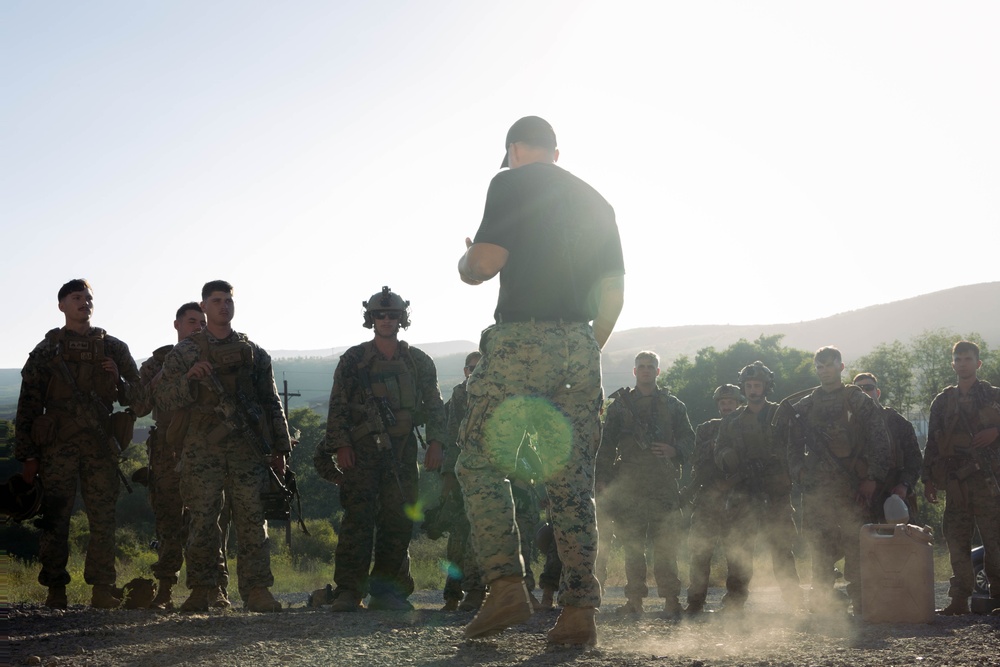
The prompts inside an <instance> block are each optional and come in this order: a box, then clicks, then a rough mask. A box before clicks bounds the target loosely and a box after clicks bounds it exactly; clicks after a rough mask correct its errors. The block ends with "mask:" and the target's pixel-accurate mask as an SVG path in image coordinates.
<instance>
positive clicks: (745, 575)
mask: <svg viewBox="0 0 1000 667" xmlns="http://www.w3.org/2000/svg"><path fill="white" fill-rule="evenodd" d="M777 409H778V404H777V403H772V402H771V401H766V402H765V404H764V407H763V408H762V409H761V410H760V412H759V413H756V414H755V413H754V412H753V411H751V410H750V409H749V407H748V406H747V405H742V406H740V407H739V408H737V409H736V410H735V411H733V412H732V413H730V414H728V415H726V416H725V417H723V419H722V423H721V424H720V427H719V434H718V437H717V439H716V442H715V461H716V464H717V465H718V467H719V468H720V469H721V470H722V471H723V473H724V475H725V480H726V481H725V486H726V487H728V489H729V491H728V494H727V498H726V508H727V509H728V511H729V512H728V513H729V520H730V521H731V522H732V524H731V525H734V526H739V527H740V528H739V530H736V531H732V532H731V533H730V535H729V538H728V540H727V541H728V549H727V554H728V557H729V578H728V579H727V581H726V587H727V589H728V592H727V596H726V597H727V599H726V603H735V604H738V605H739V604H742V603H743V602H745V601H746V598H747V596H748V595H749V590H750V580H751V579H752V578H753V558H754V550H755V547H756V545H757V540H758V538H760V540H761V541H762V542H763V543H764V545H765V546H766V547H767V549H768V550H769V551H770V553H771V563H772V567H773V570H774V577H775V579H776V580H777V582H778V585H779V586H780V587H781V593H782V596H783V597H784V599H785V601H786V602H787V603H788V604H789V605H790V606H791V607H792V608H793V609H795V608H797V607H798V604H799V602H800V601H801V590H800V589H799V575H798V573H797V572H796V569H795V554H794V553H793V551H792V549H793V548H794V546H795V543H796V541H797V540H798V531H797V530H796V528H795V518H794V510H793V509H792V501H791V488H792V483H791V479H790V477H789V475H788V459H787V444H786V443H787V432H786V425H785V424H780V425H775V426H772V420H773V419H774V414H775V412H776V411H777Z"/></svg>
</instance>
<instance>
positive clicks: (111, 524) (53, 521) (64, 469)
mask: <svg viewBox="0 0 1000 667" xmlns="http://www.w3.org/2000/svg"><path fill="white" fill-rule="evenodd" d="M39 463H40V472H39V475H40V476H41V479H42V483H43V484H44V485H45V495H44V497H43V498H42V507H41V509H42V517H43V521H44V529H43V530H42V532H41V535H40V536H39V538H38V547H39V549H38V560H39V561H40V562H41V564H42V569H41V571H40V572H39V573H38V583H40V584H41V585H42V586H65V585H66V584H68V583H69V582H70V576H69V572H68V571H67V570H66V564H67V562H68V561H69V524H70V517H71V516H72V514H73V503H74V502H75V501H76V494H77V490H79V492H80V495H81V496H82V498H83V508H84V511H85V512H86V514H87V524H88V526H89V529H90V540H89V542H88V544H87V557H86V560H85V562H84V566H83V579H84V581H86V582H87V583H88V584H90V585H91V586H95V585H99V584H101V585H114V583H115V504H116V503H117V502H118V491H119V488H118V486H119V482H118V473H117V472H116V469H115V464H116V461H115V458H114V456H113V455H112V454H111V452H110V451H109V450H108V448H107V445H104V444H99V443H97V442H95V441H94V440H93V439H92V438H90V437H88V436H86V435H83V434H78V435H77V436H75V437H73V438H71V439H70V441H69V442H65V443H59V444H54V445H49V446H47V447H44V448H43V449H42V453H41V456H40V459H39Z"/></svg>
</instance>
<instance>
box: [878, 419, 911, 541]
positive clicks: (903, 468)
mask: <svg viewBox="0 0 1000 667" xmlns="http://www.w3.org/2000/svg"><path fill="white" fill-rule="evenodd" d="M882 417H883V419H885V428H886V431H887V432H888V433H889V446H890V462H891V463H890V468H889V473H888V475H886V478H885V484H883V485H882V493H880V494H879V496H878V497H877V498H876V499H875V512H876V514H877V515H878V520H879V521H885V508H884V505H885V501H886V500H887V499H888V498H889V496H890V495H892V490H893V489H894V488H895V487H896V486H897V485H899V484H903V485H905V486H906V490H907V493H906V498H905V499H904V500H906V504H907V505H908V506H909V509H910V516H911V517H915V516H916V515H917V496H916V493H915V492H914V490H915V489H916V486H917V480H918V479H920V468H921V465H922V463H923V456H922V455H921V453H920V443H919V442H918V441H917V434H916V431H914V430H913V424H911V423H910V422H909V421H908V420H907V419H906V417H904V416H903V415H901V414H899V413H898V412H896V411H895V410H893V409H892V408H889V407H883V408H882Z"/></svg>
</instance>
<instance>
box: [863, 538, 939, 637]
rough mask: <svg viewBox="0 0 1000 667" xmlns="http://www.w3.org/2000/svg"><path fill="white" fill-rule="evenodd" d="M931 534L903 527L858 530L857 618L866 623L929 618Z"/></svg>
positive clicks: (931, 614)
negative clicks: (859, 606)
mask: <svg viewBox="0 0 1000 667" xmlns="http://www.w3.org/2000/svg"><path fill="white" fill-rule="evenodd" d="M933 545H934V535H933V534H932V532H931V530H930V528H921V527H920V526H914V525H907V524H896V525H890V524H867V525H864V526H862V527H861V616H862V618H863V619H864V620H865V621H868V622H870V623H930V622H931V621H933V620H934V547H933Z"/></svg>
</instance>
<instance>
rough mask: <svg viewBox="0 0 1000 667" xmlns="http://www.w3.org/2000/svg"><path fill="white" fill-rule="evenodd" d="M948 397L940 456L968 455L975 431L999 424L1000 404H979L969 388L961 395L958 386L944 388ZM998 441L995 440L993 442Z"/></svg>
mask: <svg viewBox="0 0 1000 667" xmlns="http://www.w3.org/2000/svg"><path fill="white" fill-rule="evenodd" d="M944 394H945V398H946V400H947V403H946V408H945V429H944V432H943V433H940V434H939V435H938V443H939V450H938V451H939V453H940V456H941V457H944V458H947V457H951V456H960V455H966V456H967V455H968V452H969V448H970V447H971V445H972V435H973V434H974V433H977V432H979V431H982V430H984V429H987V428H990V427H993V426H998V427H1000V406H998V405H997V404H996V403H995V402H991V403H986V404H980V403H982V402H981V401H978V400H976V398H977V397H976V396H975V395H974V394H973V393H971V392H970V394H969V395H967V396H965V397H962V396H960V395H959V391H958V387H956V386H951V387H948V388H947V389H945V390H944ZM992 444H995V443H992Z"/></svg>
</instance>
